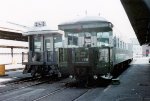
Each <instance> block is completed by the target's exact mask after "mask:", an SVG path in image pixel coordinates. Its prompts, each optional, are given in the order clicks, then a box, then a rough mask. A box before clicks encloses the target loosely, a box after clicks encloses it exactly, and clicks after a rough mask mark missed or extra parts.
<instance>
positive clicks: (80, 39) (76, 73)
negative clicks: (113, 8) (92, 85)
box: [58, 16, 132, 80]
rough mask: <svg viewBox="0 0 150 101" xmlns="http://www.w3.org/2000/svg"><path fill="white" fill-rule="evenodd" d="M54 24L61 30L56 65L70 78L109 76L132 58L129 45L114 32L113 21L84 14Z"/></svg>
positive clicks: (82, 78)
mask: <svg viewBox="0 0 150 101" xmlns="http://www.w3.org/2000/svg"><path fill="white" fill-rule="evenodd" d="M58 28H59V29H60V30H63V31H64V32H65V41H64V45H63V48H59V60H58V66H59V69H60V72H61V73H62V74H66V75H70V77H71V78H75V79H76V80H88V79H89V78H93V79H98V78H100V77H103V78H111V77H112V74H115V71H116V70H118V69H119V68H122V67H123V66H124V65H125V64H128V63H129V62H131V60H132V45H131V44H130V43H126V42H125V41H124V40H122V39H121V38H120V37H119V36H117V35H116V33H114V30H113V24H112V23H111V22H109V21H107V20H106V19H104V18H102V17H88V16H86V17H84V18H82V19H77V20H73V21H70V22H66V23H62V24H60V25H58Z"/></svg>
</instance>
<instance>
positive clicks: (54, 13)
mask: <svg viewBox="0 0 150 101" xmlns="http://www.w3.org/2000/svg"><path fill="white" fill-rule="evenodd" d="M86 12H87V13H86ZM84 16H101V17H104V18H105V19H107V20H108V21H110V22H112V23H113V25H114V26H115V27H116V28H117V29H118V30H119V31H120V32H121V33H122V34H124V35H126V36H129V35H130V36H131V37H135V33H134V31H133V29H132V27H131V24H130V22H129V20H128V17H127V15H126V13H125V11H124V8H123V7H122V4H121V2H120V0H0V21H6V22H7V21H9V22H14V23H17V24H21V25H26V26H29V27H31V26H33V25H34V22H36V21H46V23H47V25H48V26H50V28H52V29H57V25H58V24H60V23H62V22H65V21H68V20H71V19H74V18H78V17H79V18H80V17H84Z"/></svg>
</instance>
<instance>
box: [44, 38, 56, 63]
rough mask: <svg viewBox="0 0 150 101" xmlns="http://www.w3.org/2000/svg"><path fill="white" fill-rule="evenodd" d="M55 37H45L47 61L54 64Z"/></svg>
mask: <svg viewBox="0 0 150 101" xmlns="http://www.w3.org/2000/svg"><path fill="white" fill-rule="evenodd" d="M54 51H55V48H54V37H53V36H45V37H44V52H45V61H46V62H54Z"/></svg>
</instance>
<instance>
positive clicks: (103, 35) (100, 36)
mask: <svg viewBox="0 0 150 101" xmlns="http://www.w3.org/2000/svg"><path fill="white" fill-rule="evenodd" d="M110 36H111V32H98V33H97V46H110Z"/></svg>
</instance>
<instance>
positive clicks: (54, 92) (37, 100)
mask: <svg viewBox="0 0 150 101" xmlns="http://www.w3.org/2000/svg"><path fill="white" fill-rule="evenodd" d="M65 89H67V87H63V88H58V89H56V90H54V91H52V92H50V93H48V94H46V95H44V96H41V97H39V98H36V99H34V100H32V101H39V100H42V99H43V98H46V97H48V96H51V95H54V94H56V93H58V92H61V91H63V90H65Z"/></svg>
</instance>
